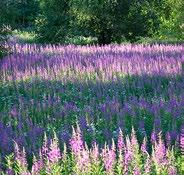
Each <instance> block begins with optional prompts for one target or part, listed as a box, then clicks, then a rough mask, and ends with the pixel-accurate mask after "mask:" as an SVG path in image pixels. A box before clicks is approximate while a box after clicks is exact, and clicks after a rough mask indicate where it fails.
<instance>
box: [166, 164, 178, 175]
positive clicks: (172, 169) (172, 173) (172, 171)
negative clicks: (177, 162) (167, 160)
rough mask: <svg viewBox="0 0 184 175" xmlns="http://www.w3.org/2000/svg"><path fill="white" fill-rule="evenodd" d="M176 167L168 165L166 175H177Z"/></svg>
mask: <svg viewBox="0 0 184 175" xmlns="http://www.w3.org/2000/svg"><path fill="white" fill-rule="evenodd" d="M177 174H178V173H177V169H176V168H175V167H173V166H170V167H169V170H168V175H177Z"/></svg>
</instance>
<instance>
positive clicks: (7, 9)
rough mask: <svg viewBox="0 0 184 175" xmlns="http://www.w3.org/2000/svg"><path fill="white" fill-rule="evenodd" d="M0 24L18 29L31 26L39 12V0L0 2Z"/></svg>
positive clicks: (4, 0)
mask: <svg viewBox="0 0 184 175" xmlns="http://www.w3.org/2000/svg"><path fill="white" fill-rule="evenodd" d="M0 4H1V6H0V23H2V24H6V25H11V26H12V27H16V28H20V27H27V26H29V25H31V24H32V23H33V22H34V20H35V17H36V16H37V14H38V12H39V0H0Z"/></svg>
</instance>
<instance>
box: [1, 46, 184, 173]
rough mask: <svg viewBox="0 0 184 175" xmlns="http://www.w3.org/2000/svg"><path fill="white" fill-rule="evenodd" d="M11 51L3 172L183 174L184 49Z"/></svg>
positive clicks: (6, 64)
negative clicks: (75, 127)
mask: <svg viewBox="0 0 184 175" xmlns="http://www.w3.org/2000/svg"><path fill="white" fill-rule="evenodd" d="M11 47H13V48H12V51H13V53H12V54H11V55H7V56H6V57H5V58H4V59H2V60H0V171H1V172H6V174H15V173H17V174H18V173H19V174H21V173H24V174H26V173H27V174H30V173H31V174H40V175H45V174H82V175H84V174H127V175H128V174H131V175H132V174H140V173H141V174H144V175H147V174H160V173H162V174H179V175H180V174H184V172H183V171H184V169H183V167H184V163H183V162H184V157H183V156H184V155H183V152H184V151H183V150H184V146H183V145H184V144H183V135H184V131H183V130H184V129H183V121H184V88H183V87H184V76H183V62H184V57H183V55H184V52H183V51H184V49H183V45H182V44H181V45H162V44H161V45H158V44H153V45H142V44H137V45H136V44H127V45H123V44H122V45H117V44H111V45H106V46H95V45H93V46H74V45H67V46H66V45H65V46H62V45H57V46H56V45H44V46H43V45H36V44H31V45H29V44H15V45H11ZM76 122H78V125H79V126H80V128H79V126H78V129H77V130H74V131H73V133H72V127H71V126H72V125H75V123H76ZM119 128H121V129H119ZM131 128H134V129H135V131H134V130H133V131H132V135H131ZM80 129H81V131H80ZM53 131H54V132H56V133H57V137H58V139H57V138H56V136H54V137H52V133H53ZM118 131H119V132H118ZM159 132H162V138H159V135H158V133H159ZM44 133H47V136H48V139H47V137H46V136H45V139H44V141H43V140H42V138H43V135H44ZM118 134H119V136H118ZM123 134H124V135H125V137H124V136H123ZM51 138H52V139H51ZM112 139H114V140H115V143H117V145H116V148H115V147H114V148H113V147H112V146H111V145H110V143H111V140H112ZM13 141H15V142H16V143H17V145H18V146H19V148H21V149H22V148H24V150H21V149H19V151H17V153H16V152H15V151H13V148H14V144H13V143H14V142H13ZM94 142H95V144H93V143H94ZM104 143H107V144H106V146H104ZM63 144H66V145H67V146H64V147H65V149H64V150H63V149H61V148H63ZM87 145H88V146H87ZM59 146H61V148H60V147H59ZM15 147H16V146H15ZM102 150H103V151H102ZM13 152H14V158H12V159H11V161H9V160H8V159H7V156H8V155H12V154H11V153H13ZM18 152H19V153H18ZM61 152H62V154H61ZM102 152H103V154H102ZM25 155H26V156H27V160H26V156H25ZM33 155H35V156H33ZM33 157H35V158H34V160H33ZM109 157H112V159H111V161H110V160H108V158H109ZM26 161H27V162H26ZM7 162H9V163H7ZM10 162H12V163H10ZM5 164H7V166H6V165H5ZM27 164H28V165H27ZM1 172H0V174H1Z"/></svg>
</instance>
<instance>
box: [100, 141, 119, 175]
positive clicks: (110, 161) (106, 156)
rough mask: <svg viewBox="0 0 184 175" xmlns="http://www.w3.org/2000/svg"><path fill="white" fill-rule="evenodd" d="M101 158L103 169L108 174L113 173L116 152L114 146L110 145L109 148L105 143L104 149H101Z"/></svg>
mask: <svg viewBox="0 0 184 175" xmlns="http://www.w3.org/2000/svg"><path fill="white" fill-rule="evenodd" d="M102 159H103V162H104V166H105V170H106V172H107V173H108V174H113V171H114V170H113V169H114V165H115V160H116V153H115V146H114V144H113V145H112V148H111V149H110V148H109V147H108V146H106V145H105V147H104V149H103V150H102Z"/></svg>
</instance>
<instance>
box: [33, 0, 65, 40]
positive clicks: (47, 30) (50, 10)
mask: <svg viewBox="0 0 184 175" xmlns="http://www.w3.org/2000/svg"><path fill="white" fill-rule="evenodd" d="M40 9H41V14H40V15H39V17H38V18H37V19H36V26H37V32H38V36H39V40H40V41H42V42H44V41H46V42H51V43H52V42H62V41H63V40H64V38H65V36H66V35H67V33H68V25H69V15H68V11H69V1H68V0H40Z"/></svg>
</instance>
